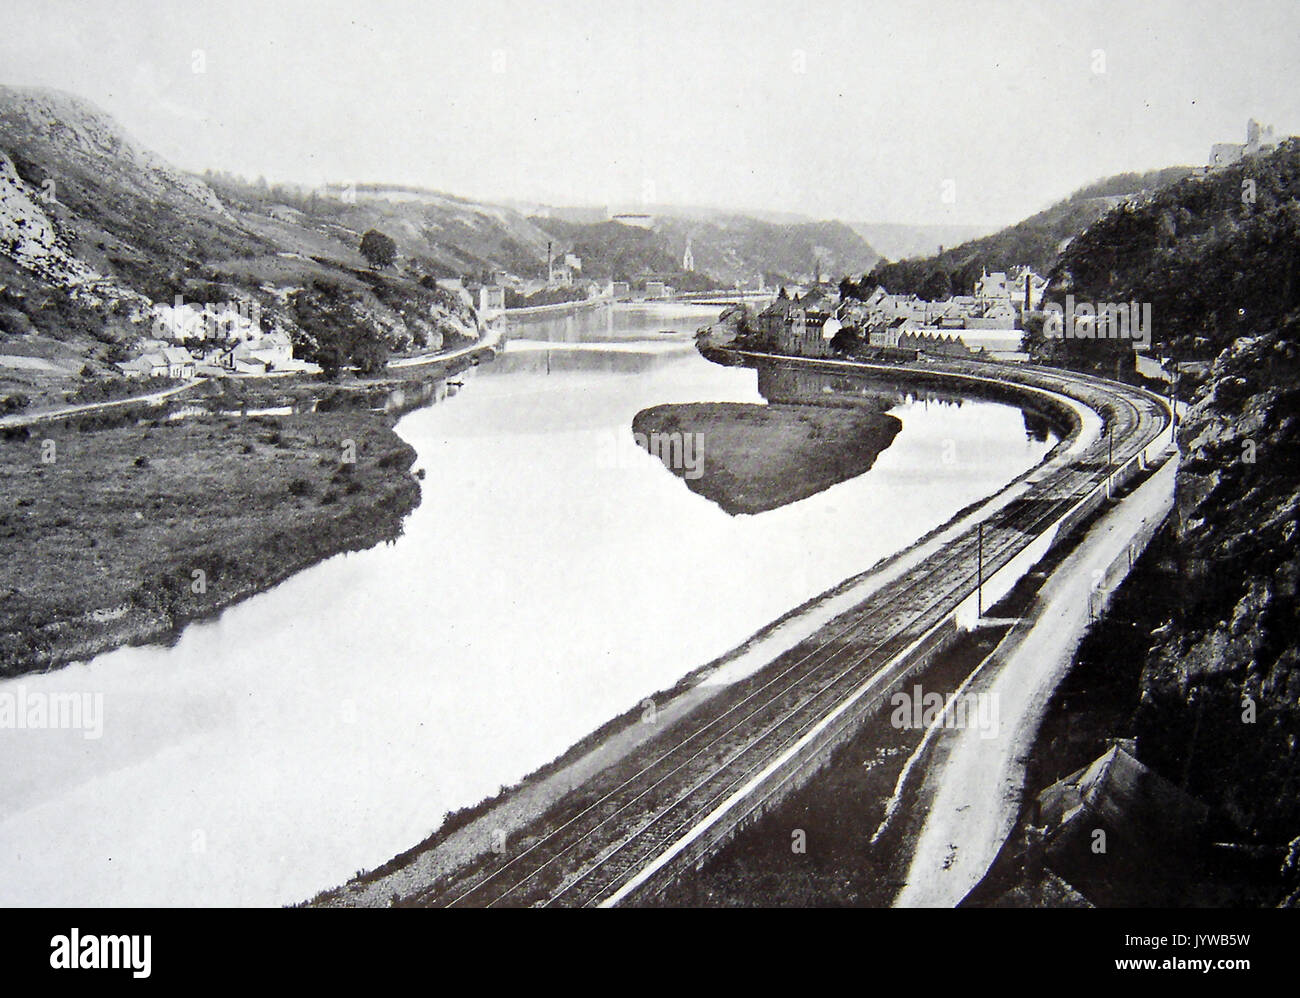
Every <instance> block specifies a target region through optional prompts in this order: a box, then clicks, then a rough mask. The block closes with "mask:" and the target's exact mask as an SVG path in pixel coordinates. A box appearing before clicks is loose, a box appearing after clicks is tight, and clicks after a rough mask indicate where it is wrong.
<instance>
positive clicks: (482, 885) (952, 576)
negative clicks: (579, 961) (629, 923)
mask: <svg viewBox="0 0 1300 998" xmlns="http://www.w3.org/2000/svg"><path fill="white" fill-rule="evenodd" d="M1038 380H1039V383H1040V384H1041V385H1042V386H1043V387H1047V388H1049V389H1051V390H1056V391H1062V392H1072V393H1074V394H1075V395H1076V396H1077V395H1079V394H1083V395H1086V396H1089V397H1090V399H1091V400H1090V402H1089V404H1090V405H1092V406H1093V407H1094V408H1097V409H1098V410H1099V411H1101V412H1102V414H1103V418H1104V419H1105V421H1106V428H1107V434H1108V435H1109V437H1108V436H1107V434H1103V435H1102V437H1101V438H1100V439H1098V440H1097V441H1095V442H1094V443H1093V444H1092V445H1091V446H1089V447H1088V448H1087V449H1086V450H1085V451H1084V452H1083V453H1082V454H1080V455H1078V456H1077V457H1076V459H1075V460H1072V461H1071V462H1069V463H1068V464H1065V465H1064V466H1062V467H1060V468H1058V469H1056V470H1055V471H1053V472H1052V473H1050V474H1049V475H1047V476H1045V477H1044V478H1043V479H1042V480H1041V481H1038V482H1037V483H1035V484H1034V485H1033V487H1032V488H1031V489H1030V490H1029V492H1028V493H1027V494H1026V495H1024V496H1022V497H1021V498H1019V499H1016V500H1013V501H1012V502H1010V503H1009V504H1007V505H1006V506H1005V507H1003V508H1002V509H1000V510H999V511H998V512H996V513H994V514H993V515H992V516H991V517H990V518H989V519H988V520H986V521H985V523H984V526H983V531H982V534H983V536H982V538H981V537H979V536H978V535H977V532H976V531H974V530H971V531H968V532H967V533H965V534H963V535H961V536H960V537H958V538H956V539H955V540H954V541H953V542H952V543H950V544H949V545H947V546H946V547H944V548H943V549H942V550H939V551H936V552H934V553H933V554H931V555H930V556H929V557H927V558H925V559H924V560H922V561H921V562H920V563H918V564H917V565H916V566H914V567H913V568H912V569H911V570H909V571H908V572H906V573H905V574H903V575H902V576H901V577H899V578H897V579H895V580H894V581H893V582H891V583H888V584H886V585H885V586H883V587H882V588H881V589H880V590H879V591H878V592H877V593H875V594H874V595H873V596H872V597H871V598H870V599H869V600H867V601H865V602H863V603H861V604H859V605H858V606H856V607H855V608H853V609H852V610H850V611H848V612H847V613H845V614H842V615H841V616H839V617H837V618H836V619H835V620H833V621H831V622H830V623H829V624H827V625H826V626H825V627H823V628H822V629H821V630H819V631H818V632H817V633H816V634H815V635H813V636H812V637H811V638H810V639H809V640H807V641H805V642H803V643H801V644H799V645H797V646H796V647H794V648H792V649H790V650H789V651H788V652H786V653H785V654H783V655H781V656H780V657H778V658H777V659H776V660H775V661H774V662H773V663H771V664H770V665H768V666H767V667H765V668H763V669H761V670H759V671H758V672H757V673H755V674H753V675H751V676H749V677H747V678H745V679H743V680H740V681H738V682H736V683H734V684H732V685H731V686H729V687H728V688H727V690H726V691H724V692H722V693H719V694H717V695H716V696H715V697H714V698H713V699H711V700H710V701H709V702H708V703H707V704H705V705H704V706H703V707H702V708H701V709H700V710H698V711H696V712H695V713H693V714H690V715H688V716H686V717H684V718H681V719H680V720H678V721H677V722H676V723H674V724H673V725H671V726H668V727H667V728H666V729H665V730H664V731H663V732H661V733H660V734H659V735H658V736H656V737H654V738H651V739H649V740H647V741H646V742H645V743H644V744H643V745H642V746H640V747H639V748H638V749H636V750H634V751H633V752H632V753H630V754H629V755H628V756H627V757H625V758H624V759H623V760H621V761H620V762H619V763H618V764H616V765H614V766H611V767H610V768H609V769H608V770H606V771H605V772H603V773H601V774H599V775H598V776H597V777H596V778H594V779H593V780H591V781H588V783H586V784H585V785H583V786H581V787H579V788H576V789H575V790H574V791H572V792H571V793H570V794H569V795H568V796H567V797H566V798H564V799H563V800H562V801H560V802H559V804H557V805H556V807H555V808H553V809H552V810H551V811H550V812H548V813H547V814H546V815H544V816H543V817H542V818H541V819H540V820H539V821H537V822H534V823H533V825H532V826H531V827H530V828H529V829H527V830H525V831H524V832H523V833H522V834H521V835H520V836H519V838H518V839H517V841H516V842H514V843H513V844H512V846H511V848H509V849H508V850H507V851H505V852H504V853H502V854H496V853H489V854H486V855H485V856H483V857H481V858H480V859H479V861H477V862H476V863H474V864H473V865H471V866H469V867H467V868H464V869H462V870H460V871H458V872H457V873H456V874H455V875H454V876H453V877H452V878H451V879H448V880H444V881H441V882H439V883H436V884H433V885H430V886H429V887H427V888H425V889H423V890H420V891H418V892H417V893H415V894H413V895H411V896H409V897H406V898H403V899H401V903H404V904H415V905H436V906H474V907H492V906H536V905H564V906H586V905H595V904H601V903H608V902H609V901H610V900H611V899H615V900H616V899H617V898H618V897H619V892H620V889H623V888H624V887H625V885H627V884H628V883H629V881H631V880H632V878H633V877H635V876H637V875H638V873H639V872H640V871H643V870H645V869H646V868H647V867H648V866H649V865H650V864H652V863H654V862H655V861H656V860H657V859H658V858H659V857H662V856H663V855H664V854H665V851H666V850H669V849H670V848H671V847H672V846H673V844H674V843H677V842H680V841H681V839H682V837H683V836H684V835H686V834H687V833H688V832H690V831H691V830H692V829H698V828H699V827H700V826H701V823H702V822H704V821H705V819H706V817H707V816H709V815H710V814H711V813H713V812H714V811H715V809H717V808H718V807H719V806H721V805H722V804H723V802H726V801H728V800H729V799H732V798H733V795H735V794H737V792H738V791H739V790H740V789H741V788H743V787H745V786H746V785H747V784H749V783H750V781H752V780H754V779H755V778H756V777H757V775H758V774H760V773H762V772H764V770H765V769H770V768H771V766H772V765H773V763H774V760H776V761H779V760H781V759H782V758H783V757H784V754H786V753H788V752H789V751H790V750H791V747H792V746H795V745H796V743H798V742H799V741H800V740H801V739H803V738H804V737H805V736H806V735H808V733H809V732H810V731H812V730H813V729H814V728H815V727H816V726H818V725H819V724H822V723H823V719H825V718H827V717H828V716H830V715H832V713H833V712H834V711H835V709H836V707H837V705H840V704H843V703H844V702H845V701H846V698H849V697H851V696H853V695H855V693H856V694H858V695H866V696H867V697H868V700H869V701H870V702H874V701H875V700H877V699H883V698H884V696H885V695H886V694H887V693H888V692H889V690H890V688H891V686H892V684H893V683H894V682H895V681H896V680H897V678H898V676H899V675H901V674H903V673H904V672H905V671H906V669H905V668H904V665H905V663H901V662H900V661H898V659H899V654H900V653H901V652H903V651H904V650H906V649H908V648H909V647H911V646H913V645H914V644H915V643H916V642H917V641H919V640H920V639H922V638H923V637H924V636H925V635H927V634H928V633H930V632H931V631H932V629H933V628H934V627H935V626H936V625H938V624H940V623H941V622H942V621H944V619H945V618H946V617H948V616H949V615H950V614H951V613H952V611H953V610H954V608H955V607H956V606H957V605H958V604H959V603H961V602H962V601H963V600H964V599H966V598H967V597H969V595H970V594H971V592H972V591H973V590H974V589H975V588H976V586H977V585H978V584H979V581H980V579H981V576H980V571H981V552H980V547H981V545H982V549H983V551H982V564H983V576H982V578H984V579H987V578H988V577H989V576H990V575H991V574H992V573H993V572H995V571H997V569H998V568H1000V567H1001V566H1003V565H1005V564H1006V563H1007V562H1008V561H1010V560H1011V559H1012V558H1014V557H1015V556H1016V555H1017V554H1018V553H1019V552H1021V551H1022V550H1023V549H1024V548H1025V547H1026V546H1027V545H1028V544H1029V543H1031V542H1032V541H1033V539H1034V538H1035V537H1037V536H1038V535H1039V534H1040V533H1041V532H1042V531H1043V530H1045V529H1046V528H1048V527H1049V526H1050V525H1052V524H1054V523H1056V522H1057V521H1058V520H1059V519H1060V518H1061V517H1062V516H1063V515H1065V514H1066V513H1067V512H1068V511H1069V510H1071V509H1073V508H1074V507H1075V506H1076V504H1077V503H1079V502H1080V501H1081V500H1082V499H1084V498H1085V497H1087V496H1088V495H1089V494H1091V493H1092V492H1093V491H1094V490H1095V489H1096V488H1098V486H1099V485H1100V484H1101V483H1103V482H1104V481H1105V479H1106V477H1107V475H1108V474H1109V473H1110V471H1111V469H1112V468H1116V467H1119V466H1120V465H1122V464H1123V463H1125V462H1126V461H1129V460H1130V459H1132V458H1134V457H1135V455H1137V454H1138V453H1139V452H1140V451H1141V450H1142V449H1143V448H1145V447H1146V446H1147V444H1148V443H1149V442H1150V441H1151V440H1152V439H1153V438H1154V436H1155V435H1156V434H1157V433H1159V432H1160V430H1161V429H1163V428H1164V426H1165V421H1166V419H1167V418H1168V416H1167V411H1166V410H1165V409H1164V408H1163V406H1162V403H1161V402H1160V400H1158V399H1156V398H1155V397H1154V396H1151V395H1149V394H1147V393H1145V392H1141V391H1140V390H1137V389H1129V388H1126V387H1124V386H1118V385H1114V384H1111V383H1108V382H1104V381H1101V379H1089V378H1085V377H1080V378H1077V379H1076V378H1073V377H1064V376H1060V375H1056V374H1054V373H1047V372H1043V373H1042V374H1041V375H1038ZM1081 386H1082V387H1084V388H1086V389H1087V390H1086V391H1081V390H1080V389H1081ZM864 691H865V692H864Z"/></svg>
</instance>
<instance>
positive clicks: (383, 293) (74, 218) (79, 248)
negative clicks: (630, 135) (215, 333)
mask: <svg viewBox="0 0 1300 998" xmlns="http://www.w3.org/2000/svg"><path fill="white" fill-rule="evenodd" d="M234 186H235V185H227V186H226V187H225V188H223V191H224V193H225V195H226V196H225V197H222V196H221V195H219V193H218V192H217V191H215V190H214V189H213V188H212V187H211V186H210V185H208V184H207V183H205V182H204V181H202V180H200V179H198V178H196V177H193V176H190V175H188V174H185V173H183V172H181V171H178V170H176V169H174V168H172V167H171V166H169V165H168V164H167V163H165V162H164V161H163V160H161V159H160V158H159V157H157V156H156V155H154V154H153V153H152V152H150V151H149V150H147V149H145V148H143V147H142V146H141V145H139V144H138V143H137V142H135V141H134V140H133V139H131V138H130V136H128V135H127V134H126V133H125V132H124V131H123V130H122V129H121V127H120V126H119V125H118V124H117V123H116V122H115V121H114V120H113V119H112V118H111V117H109V116H108V115H106V114H105V113H104V112H103V111H101V110H100V109H98V108H97V107H95V106H94V105H93V104H91V103H89V102H87V101H84V100H81V99H80V98H77V97H73V96H70V95H67V94H63V93H59V92H56V91H50V90H41V89H25V88H13V87H0V404H3V406H4V407H5V408H6V409H7V410H12V409H15V408H24V407H26V406H33V407H40V406H44V405H53V404H59V403H61V402H65V401H79V400H84V399H85V398H87V397H95V396H100V397H102V396H104V395H105V394H106V393H114V392H118V390H119V389H120V388H121V384H120V376H119V372H118V370H117V369H116V367H115V365H116V363H118V362H120V361H123V360H126V359H127V358H128V357H131V356H134V355H136V354H138V353H140V352H142V351H143V350H145V349H154V348H155V347H153V346H150V344H157V343H158V341H157V340H156V339H154V338H153V337H155V336H156V335H157V327H156V320H158V319H159V318H160V317H161V316H163V315H165V314H167V313H165V312H164V311H160V309H161V308H162V307H163V306H169V305H170V304H171V303H172V302H173V301H174V299H175V297H176V296H181V297H182V298H183V299H184V301H185V302H186V303H188V304H191V305H194V306H201V305H204V304H208V305H212V306H214V307H216V308H218V309H219V310H222V309H224V310H227V314H228V311H229V310H238V309H241V308H247V309H248V310H250V311H251V310H252V309H253V308H254V307H256V308H257V309H258V310H259V314H260V316H261V323H260V325H261V328H262V330H263V331H264V332H276V331H278V332H282V333H284V334H286V335H288V336H289V338H290V340H291V342H292V343H293V344H294V348H295V356H296V357H298V358H299V359H305V360H313V361H317V362H322V363H323V365H324V366H331V365H334V364H336V363H338V362H341V363H348V362H357V361H358V359H359V358H364V359H365V361H366V364H367V365H368V366H371V367H373V366H374V364H376V363H377V362H379V361H380V360H382V358H385V357H387V356H388V355H389V354H390V353H408V352H418V351H422V350H425V349H430V348H437V347H438V346H440V345H446V346H454V345H457V344H460V343H467V342H471V341H472V340H473V339H474V338H475V337H476V336H477V335H478V330H477V320H476V318H475V315H474V313H473V311H472V309H471V308H470V307H469V305H468V303H466V302H464V301H462V300H461V299H460V298H458V297H457V296H455V295H452V294H448V293H447V292H444V291H442V290H441V289H438V288H436V287H435V286H434V285H433V278H434V277H436V276H438V275H440V274H446V273H458V272H460V270H461V269H462V268H463V267H467V266H473V267H476V268H477V267H485V266H488V265H496V264H503V263H507V262H509V263H514V262H521V263H524V264H527V263H528V262H529V261H530V260H531V259H533V257H534V256H536V257H539V258H540V257H544V255H545V248H544V246H545V242H544V239H543V237H542V234H541V233H540V232H539V231H538V230H536V229H534V228H533V227H531V226H529V225H528V223H527V222H526V221H524V220H523V219H522V218H518V217H511V216H510V213H508V212H505V211H504V210H497V211H495V212H494V211H490V210H488V209H483V210H479V209H477V208H475V207H474V206H471V205H469V204H468V203H463V202H455V201H454V200H453V199H442V200H435V201H432V202H418V201H416V202H401V203H389V202H380V201H376V202H373V203H372V202H368V201H363V200H362V199H361V198H357V199H350V200H354V201H355V203H349V201H345V200H342V199H339V200H334V199H330V198H325V197H321V198H316V211H315V212H314V213H312V214H308V213H306V212H304V211H301V210H300V209H298V208H294V207H292V206H290V205H287V204H284V203H283V202H281V201H275V200H273V199H271V198H270V197H269V196H267V197H263V198H257V197H245V196H240V195H239V193H238V192H237V191H236V190H235V189H234ZM267 193H268V194H269V192H267ZM484 219H487V221H484ZM379 226H383V227H384V228H386V229H391V231H392V235H393V238H394V240H395V241H397V243H398V247H399V257H398V260H397V265H396V266H395V267H391V268H384V269H383V270H382V271H375V270H373V269H372V268H370V267H369V266H368V265H367V263H366V261H365V260H364V259H363V258H362V256H361V255H360V253H359V251H358V246H359V243H360V238H361V234H362V233H363V232H364V231H366V229H368V228H373V227H379ZM453 239H457V240H459V241H458V242H456V243H455V244H452V243H451V242H450V241H451V240H453ZM539 246H541V247H542V248H541V249H538V247H539ZM480 254H481V255H480Z"/></svg>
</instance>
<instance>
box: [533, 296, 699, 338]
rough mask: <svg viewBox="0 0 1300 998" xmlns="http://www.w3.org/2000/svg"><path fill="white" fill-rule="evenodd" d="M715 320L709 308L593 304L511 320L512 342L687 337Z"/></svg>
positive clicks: (666, 305) (667, 305) (697, 306)
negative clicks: (563, 312) (523, 340)
mask: <svg viewBox="0 0 1300 998" xmlns="http://www.w3.org/2000/svg"><path fill="white" fill-rule="evenodd" d="M717 317H718V308H717V307H716V306H709V305H694V306H693V305H669V304H664V305H655V304H639V305H597V306H595V307H589V308H580V309H577V310H575V311H573V312H572V313H570V314H568V315H562V316H555V315H533V316H522V317H512V318H511V319H510V337H511V338H512V339H515V338H520V339H529V340H549V341H551V342H552V343H595V342H619V341H626V340H639V339H643V338H646V337H651V336H662V337H664V338H667V337H668V336H669V335H673V334H676V335H679V336H680V335H691V336H693V335H694V333H695V331H696V330H697V329H699V328H700V327H701V326H707V325H708V324H709V323H711V322H713V321H714V320H715V319H717Z"/></svg>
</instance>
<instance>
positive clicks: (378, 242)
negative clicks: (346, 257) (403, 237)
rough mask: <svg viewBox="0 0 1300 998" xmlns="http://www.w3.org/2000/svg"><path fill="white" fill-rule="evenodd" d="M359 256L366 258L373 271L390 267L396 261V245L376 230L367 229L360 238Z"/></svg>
mask: <svg viewBox="0 0 1300 998" xmlns="http://www.w3.org/2000/svg"><path fill="white" fill-rule="evenodd" d="M361 255H362V256H364V257H365V258H366V260H367V261H368V262H369V263H370V266H371V268H372V269H374V270H378V269H379V268H381V267H391V266H392V264H393V261H394V260H396V259H397V243H395V242H393V241H392V240H391V239H389V238H388V237H387V236H386V235H384V234H383V233H382V232H380V231H379V230H378V229H368V230H366V234H365V235H364V236H362V237H361Z"/></svg>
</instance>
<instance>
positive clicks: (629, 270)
mask: <svg viewBox="0 0 1300 998" xmlns="http://www.w3.org/2000/svg"><path fill="white" fill-rule="evenodd" d="M532 221H533V222H535V223H536V224H537V225H538V226H540V227H542V228H544V229H546V230H547V231H548V232H549V233H551V234H552V235H553V236H554V237H555V238H556V239H558V240H560V241H561V244H562V245H563V247H564V248H566V249H568V248H572V250H573V252H575V253H577V255H578V256H580V257H581V258H582V261H583V274H584V276H588V277H597V278H598V279H602V280H608V279H614V280H635V279H636V277H637V276H638V275H645V274H656V275H660V276H663V277H664V278H665V279H667V280H668V281H669V283H671V284H673V285H674V286H675V287H678V288H682V289H686V290H694V289H701V288H707V287H718V286H724V287H729V286H731V285H732V284H734V283H735V282H736V281H738V280H744V281H749V282H751V283H752V282H753V281H754V280H755V279H756V278H757V277H758V276H759V275H762V276H763V278H764V281H765V282H766V283H768V284H780V283H799V282H803V281H806V280H808V279H809V278H810V277H811V276H812V275H813V273H814V269H815V267H816V266H817V263H818V261H820V265H821V272H822V275H823V276H830V277H833V278H839V277H840V276H842V275H843V274H848V273H857V272H859V271H861V270H862V269H863V268H865V267H870V266H871V265H872V264H874V263H875V261H876V260H877V259H879V254H878V253H876V252H875V250H873V249H872V248H871V246H869V245H868V244H867V243H866V241H865V240H863V239H862V237H861V236H859V235H858V234H857V233H855V232H854V231H853V230H852V229H850V228H849V227H848V226H846V225H844V224H843V223H841V222H833V221H831V222H769V221H763V220H761V219H758V218H753V217H750V216H743V215H725V214H720V213H719V214H709V215H704V216H690V215H686V214H668V215H662V216H655V222H654V226H653V228H651V229H640V228H637V227H635V226H628V225H622V224H620V223H617V222H574V221H565V220H562V219H559V218H555V217H549V218H542V217H534V218H533V219H532ZM688 241H689V243H690V247H691V254H692V256H693V257H694V270H693V271H692V272H691V273H687V272H686V271H685V270H684V269H683V267H682V261H683V258H684V257H685V253H686V246H687V242H688Z"/></svg>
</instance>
